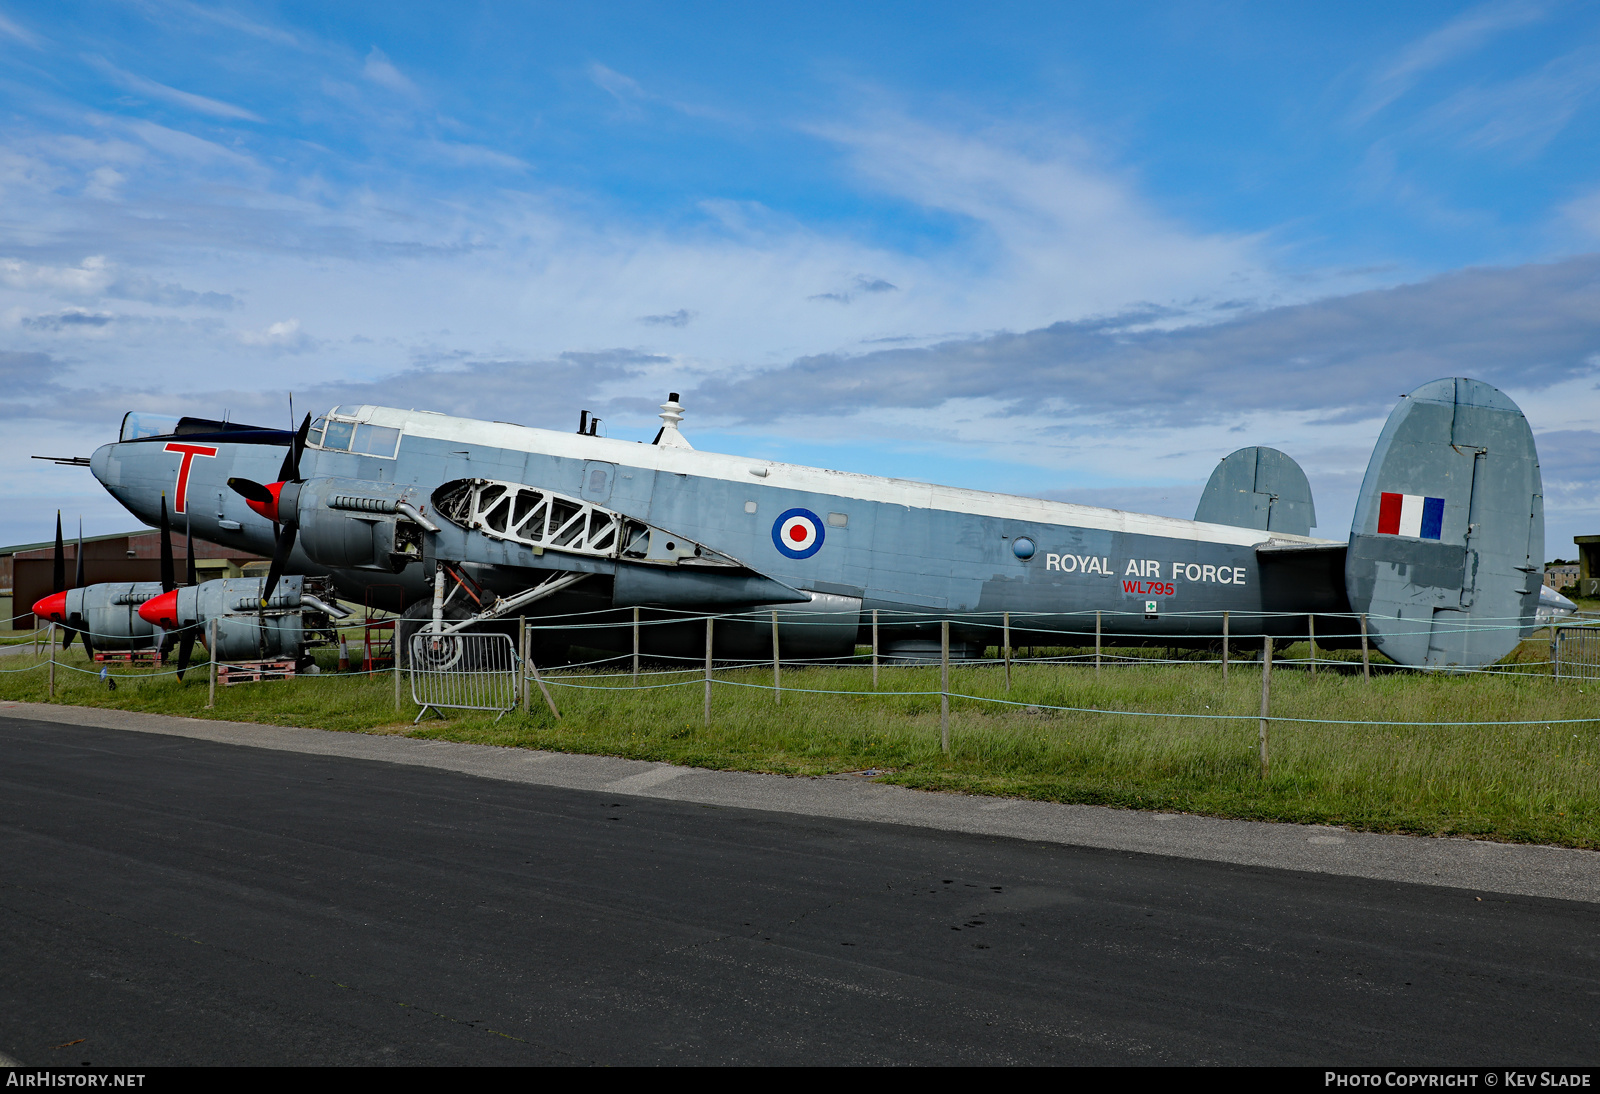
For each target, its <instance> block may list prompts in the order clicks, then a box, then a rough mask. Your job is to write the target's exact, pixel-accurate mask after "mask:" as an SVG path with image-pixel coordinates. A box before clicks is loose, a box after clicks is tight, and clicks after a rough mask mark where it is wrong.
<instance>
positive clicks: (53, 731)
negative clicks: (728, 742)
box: [0, 718, 1600, 1066]
mask: <svg viewBox="0 0 1600 1094" xmlns="http://www.w3.org/2000/svg"><path fill="white" fill-rule="evenodd" d="M0 758H3V759H0V1053H4V1054H5V1055H9V1056H11V1057H14V1058H15V1059H17V1060H19V1061H20V1062H21V1063H23V1064H25V1065H72V1064H80V1063H86V1062H87V1063H91V1064H94V1065H96V1066H122V1065H160V1064H382V1063H394V1064H471V1063H481V1064H537V1063H551V1064H587V1063H597V1064H643V1063H667V1064H675V1063H684V1064H689V1063H747V1064H756V1063H763V1064H806V1063H811V1064H863V1063H866V1064H871V1063H882V1064H900V1063H918V1064H939V1063H1055V1064H1111V1063H1129V1064H1170V1063H1182V1064H1190V1063H1215V1064H1251V1063H1263V1064H1266V1063H1272V1064H1346V1065H1349V1064H1429V1063H1439V1064H1453V1065H1462V1064H1512V1063H1526V1064H1566V1063H1588V1064H1592V1063H1595V1062H1596V1060H1597V1058H1600V1036H1597V1034H1600V931H1597V928H1600V905H1597V904H1594V903H1589V902H1583V901H1575V900H1562V899H1552V898H1544V897H1535V896H1522V895H1514V894H1504V893H1495V892H1473V891H1467V890H1462V889H1459V888H1446V887H1440V886H1433V885H1419V884H1407V883H1403V882H1398V881H1394V880H1383V879H1373V878H1366V877H1350V876H1338V875H1333V874H1323V873H1313V872H1300V871H1293V870H1282V869H1272V868H1267V867H1262V866H1248V865H1236V864H1229V863H1224V862H1208V861H1198V860H1195V859H1190V858H1180V857H1169V856H1162V855H1153V854H1139V853H1133V852H1128V851H1119V850H1106V849H1099V848H1092V847H1076V846H1063V845H1061V844H1046V843H1035V842H1029V841H1026V840H1021V839H1012V838H1004V837H1000V836H993V835H975V834H970V833H961V832H951V831H940V830H935V829H927V828H916V827H909V826H905V825H894V824H884V823H875V822H869V821H859V820H848V819H837V818H827V817H816V816H802V815H795V814H791V813H784V812H777V811H765V810H757V809H746V808H728V807H719V806H713V805H707V804H704V803H694V802H684V801H672V800H659V799H653V798H645V797H638V796H628V795H621V794H608V793H605V792H598V791H592V790H576V789H569V788H562V787H552V786H539V785H518V784H515V783H509V782H500V781H495V780H493V779H487V778H478V777H474V776H471V775H466V774H460V773H457V772H452V771H442V770H432V769H428V768H424V767H412V766H403V765H401V764H395V763H384V762H377V761H373V760H365V759H351V758H345V757H338V756H324V755H306V754H298V753H294V752H288V751H274V750H270V749H266V748H254V747H245V746H239V745H230V744H220V743H215V742H212V741H206V740H194V739H186V738H183V737H175V736H160V735H155V734H148V733H133V732H124V731H119V730H109V729H100V728H93V727H84V726H73V725H62V724H51V723H46V722H41V721H34V720H32V719H28V718H0ZM57 1046H65V1047H57Z"/></svg>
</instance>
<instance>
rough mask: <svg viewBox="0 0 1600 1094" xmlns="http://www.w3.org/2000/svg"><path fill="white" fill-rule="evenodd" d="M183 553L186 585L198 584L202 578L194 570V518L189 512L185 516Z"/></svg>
mask: <svg viewBox="0 0 1600 1094" xmlns="http://www.w3.org/2000/svg"><path fill="white" fill-rule="evenodd" d="M183 553H184V556H185V558H184V570H183V581H184V584H186V585H198V584H200V579H199V578H198V577H196V576H195V572H194V520H193V518H192V517H190V516H189V515H188V514H187V513H186V514H184V518H183Z"/></svg>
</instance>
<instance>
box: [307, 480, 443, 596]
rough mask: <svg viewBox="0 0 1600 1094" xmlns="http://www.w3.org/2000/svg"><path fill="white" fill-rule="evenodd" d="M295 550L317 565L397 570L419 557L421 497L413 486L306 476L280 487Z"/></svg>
mask: <svg viewBox="0 0 1600 1094" xmlns="http://www.w3.org/2000/svg"><path fill="white" fill-rule="evenodd" d="M291 505H292V506H293V509H292V511H293V512H294V514H295V522H296V524H297V525H298V526H299V529H300V534H299V538H298V540H297V542H298V544H299V546H300V549H301V550H302V551H304V552H305V553H306V555H307V556H309V557H310V558H311V559H312V560H313V561H314V562H316V563H317V564H318V565H320V566H327V567H329V568H331V569H342V570H377V571H380V572H382V573H390V574H397V573H399V572H400V571H402V570H404V569H405V568H406V567H407V566H408V565H410V564H411V563H412V562H416V561H418V560H420V559H421V558H422V534H423V531H424V525H423V524H421V523H419V521H418V518H421V519H422V520H424V521H425V520H426V519H427V518H426V517H425V516H423V514H424V513H425V512H426V498H425V497H424V496H423V494H422V493H421V491H419V490H418V489H417V488H416V487H414V486H399V485H396V484H394V483H387V482H375V481H373V480H371V479H334V478H327V479H310V480H308V481H306V482H304V483H288V484H285V485H284V487H283V493H282V495H281V500H280V502H279V506H280V511H285V512H286V511H290V507H291Z"/></svg>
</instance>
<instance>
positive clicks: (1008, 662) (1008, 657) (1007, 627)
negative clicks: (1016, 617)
mask: <svg viewBox="0 0 1600 1094" xmlns="http://www.w3.org/2000/svg"><path fill="white" fill-rule="evenodd" d="M1005 642H1006V650H1005V658H1006V690H1007V691H1010V690H1011V613H1010V612H1006V614H1005Z"/></svg>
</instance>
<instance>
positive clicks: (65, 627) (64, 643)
mask: <svg viewBox="0 0 1600 1094" xmlns="http://www.w3.org/2000/svg"><path fill="white" fill-rule="evenodd" d="M72 618H73V619H76V618H78V617H77V616H73V617H72ZM77 633H78V632H77V631H76V630H75V629H74V628H73V626H72V624H71V623H70V622H68V623H63V624H61V648H62V649H66V648H67V647H68V646H70V645H72V636H73V635H75V634H77Z"/></svg>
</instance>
